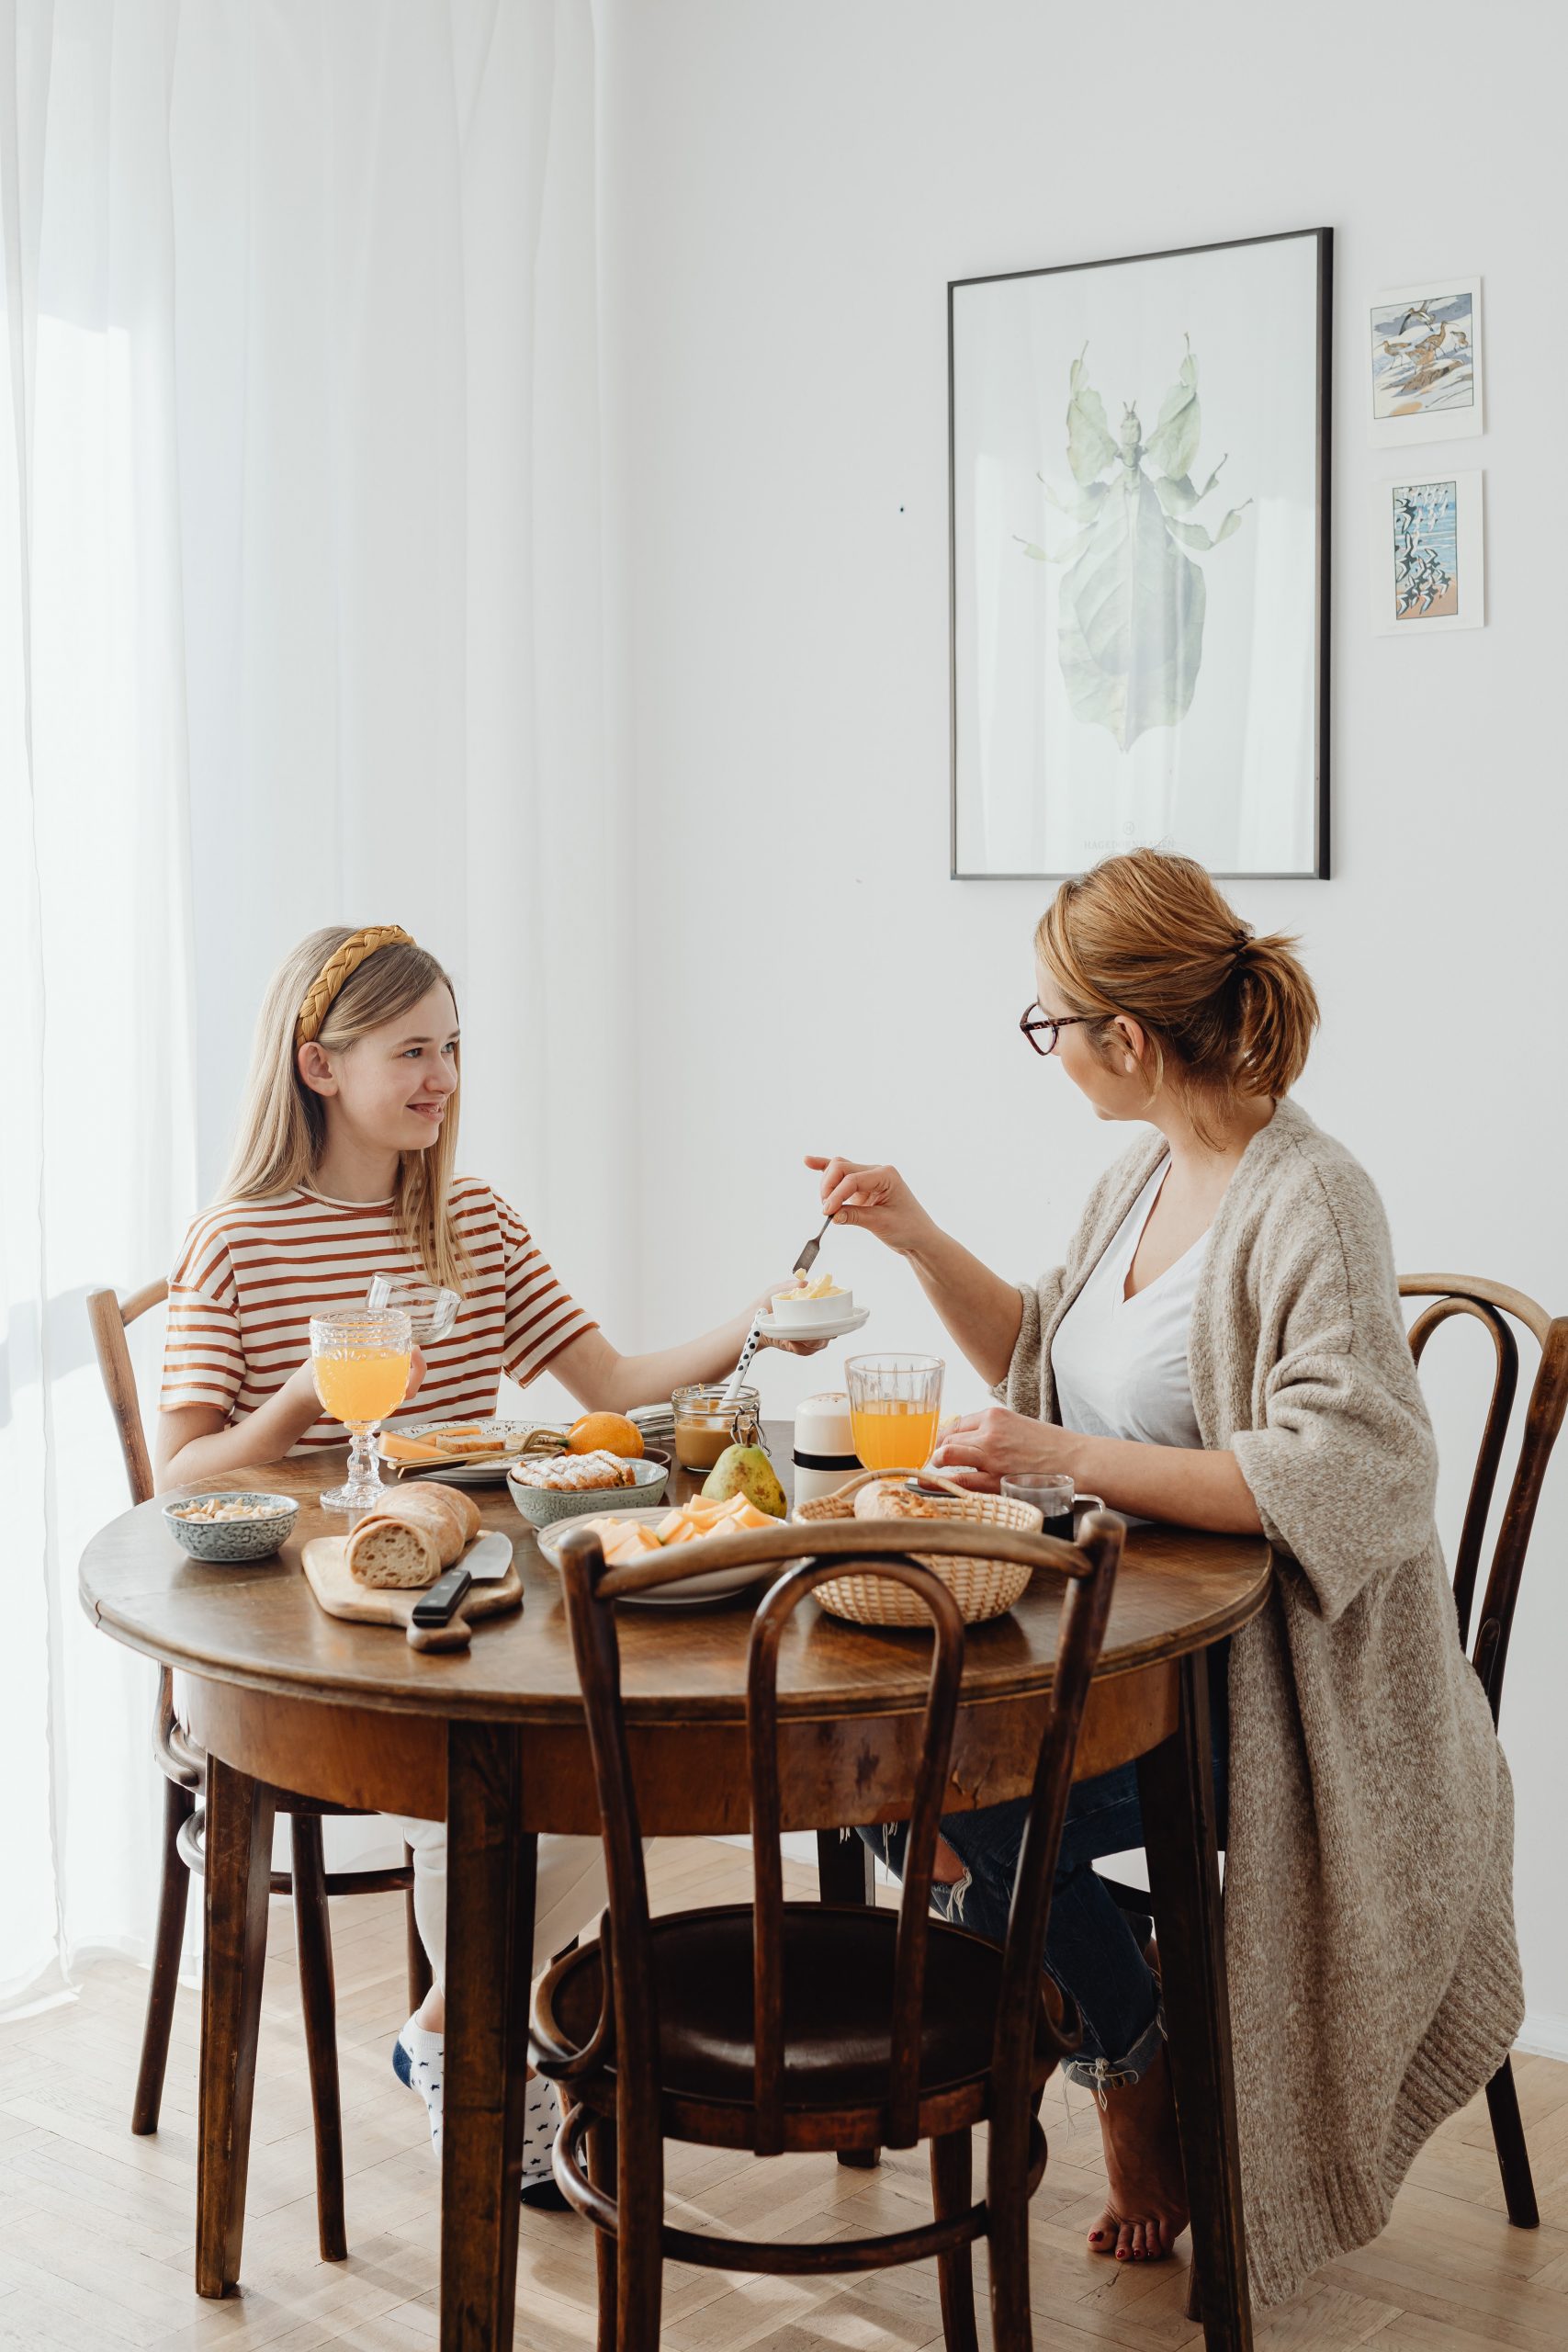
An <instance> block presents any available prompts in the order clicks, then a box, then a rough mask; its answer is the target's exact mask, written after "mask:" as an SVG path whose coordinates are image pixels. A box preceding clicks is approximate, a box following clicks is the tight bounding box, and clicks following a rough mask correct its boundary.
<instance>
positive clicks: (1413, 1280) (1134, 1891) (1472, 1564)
mask: <svg viewBox="0 0 1568 2352" xmlns="http://www.w3.org/2000/svg"><path fill="white" fill-rule="evenodd" d="M1399 1290H1400V1295H1401V1297H1402V1298H1427V1299H1430V1300H1431V1301H1432V1302H1433V1303H1432V1305H1431V1306H1427V1307H1424V1308H1423V1309H1422V1310H1421V1312H1420V1313H1419V1314H1418V1315H1417V1316H1416V1319H1415V1321H1414V1323H1413V1324H1412V1325H1411V1327H1410V1345H1411V1349H1412V1351H1413V1352H1414V1354H1415V1357H1416V1363H1420V1361H1421V1356H1422V1351H1423V1350H1424V1349H1425V1348H1426V1345H1427V1340H1429V1339H1430V1338H1431V1336H1432V1334H1433V1332H1434V1331H1435V1330H1436V1329H1438V1325H1439V1324H1440V1323H1446V1322H1448V1321H1449V1320H1450V1317H1454V1316H1461V1315H1462V1316H1471V1317H1474V1319H1475V1320H1476V1321H1477V1322H1479V1323H1481V1324H1482V1325H1483V1327H1484V1329H1486V1331H1487V1332H1488V1333H1489V1335H1490V1337H1491V1340H1492V1345H1493V1353H1494V1373H1493V1381H1492V1395H1491V1398H1490V1400H1489V1402H1488V1405H1487V1409H1486V1419H1485V1423H1484V1425H1483V1429H1482V1432H1481V1444H1480V1447H1479V1450H1478V1452H1477V1454H1476V1459H1475V1471H1474V1475H1473V1476H1472V1480H1471V1487H1470V1498H1469V1500H1468V1502H1467V1503H1466V1505H1465V1513H1464V1522H1463V1525H1462V1527H1461V1531H1460V1541H1459V1551H1458V1553H1457V1555H1456V1556H1455V1559H1454V1606H1455V1608H1456V1609H1457V1611H1458V1612H1459V1638H1460V1645H1461V1648H1463V1649H1465V1650H1466V1651H1467V1652H1468V1654H1469V1657H1470V1661H1471V1664H1472V1666H1473V1667H1474V1668H1475V1671H1476V1673H1477V1675H1478V1676H1479V1677H1480V1679H1481V1686H1482V1689H1483V1691H1485V1693H1486V1696H1487V1700H1488V1702H1489V1703H1490V1705H1491V1709H1492V1720H1493V1722H1494V1723H1495V1722H1496V1721H1497V1714H1498V1709H1499V1707H1500V1705H1501V1702H1502V1697H1503V1668H1504V1667H1505V1666H1506V1663H1507V1657H1508V1636H1509V1634H1511V1633H1512V1631H1513V1624H1514V1605H1515V1603H1516V1602H1517V1600H1518V1597H1519V1584H1520V1580H1521V1578H1522V1577H1523V1575H1524V1568H1525V1554H1526V1552H1527V1551H1528V1549H1529V1539H1530V1530H1531V1529H1532V1527H1533V1526H1534V1524H1535V1514H1536V1506H1537V1504H1538V1503H1539V1502H1540V1489H1541V1483H1542V1481H1543V1479H1544V1478H1545V1476H1546V1469H1547V1464H1548V1463H1549V1462H1550V1461H1551V1449H1552V1447H1553V1446H1554V1445H1555V1444H1556V1442H1557V1436H1558V1432H1559V1430H1561V1429H1562V1419H1563V1412H1564V1408H1568V1316H1562V1315H1558V1316H1551V1315H1549V1314H1548V1313H1547V1311H1546V1309H1545V1307H1544V1306H1537V1304H1536V1302H1535V1300H1534V1299H1533V1298H1527V1297H1526V1295H1525V1294H1524V1292H1523V1291H1518V1290H1511V1289H1510V1288H1509V1287H1508V1285H1507V1284H1506V1283H1494V1282H1487V1281H1485V1280H1483V1277H1482V1276H1480V1275H1478V1274H1402V1275H1401V1276H1400V1278H1399ZM1516 1323H1519V1324H1522V1325H1523V1326H1524V1328H1525V1329H1526V1330H1527V1331H1529V1333H1530V1334H1531V1336H1532V1337H1533V1338H1534V1339H1535V1340H1537V1341H1538V1342H1539V1344H1540V1363H1539V1364H1538V1366H1537V1368H1536V1375H1535V1380H1534V1383H1533V1385H1532V1386H1531V1388H1530V1393H1529V1402H1528V1403H1527V1405H1526V1407H1525V1415H1524V1423H1523V1427H1522V1429H1521V1430H1520V1435H1519V1452H1518V1459H1517V1462H1516V1464H1515V1465H1514V1476H1513V1483H1512V1484H1511V1486H1510V1487H1509V1488H1508V1499H1507V1501H1506V1505H1505V1506H1504V1510H1503V1518H1502V1523H1501V1525H1500V1526H1499V1528H1498V1531H1497V1541H1496V1544H1495V1546H1494V1548H1493V1553H1492V1563H1491V1567H1490V1569H1489V1571H1488V1574H1487V1578H1486V1590H1485V1594H1484V1596H1483V1600H1482V1603H1481V1621H1480V1623H1479V1625H1478V1626H1477V1627H1476V1632H1475V1639H1474V1643H1473V1645H1472V1642H1471V1630H1470V1629H1471V1620H1472V1616H1473V1613H1474V1607H1475V1585H1476V1577H1477V1575H1478V1574H1479V1571H1480V1566H1481V1550H1482V1545H1483V1543H1484V1541H1485V1536H1486V1525H1487V1521H1488V1520H1489V1519H1490V1517H1491V1513H1492V1503H1493V1498H1494V1496H1495V1492H1496V1486H1497V1472H1498V1468H1499V1466H1500V1464H1501V1462H1502V1458H1503V1448H1504V1445H1505V1443H1506V1439H1507V1434H1508V1427H1509V1423H1510V1421H1511V1420H1512V1419H1513V1412H1514V1403H1515V1399H1516V1397H1517V1394H1518V1385H1519V1348H1518V1341H1517V1338H1516V1337H1515V1334H1514V1329H1513V1326H1514V1324H1516ZM1100 1875H1101V1877H1102V1878H1105V1873H1104V1872H1103V1871H1102V1872H1101V1873H1100ZM1105 1884H1106V1887H1107V1890H1108V1892H1109V1893H1110V1894H1111V1895H1113V1896H1114V1897H1115V1899H1116V1901H1117V1902H1118V1903H1119V1904H1120V1905H1121V1906H1122V1909H1123V1910H1124V1911H1126V1912H1128V1913H1129V1914H1131V1915H1134V1916H1141V1917H1147V1916H1148V1913H1149V1909H1150V1904H1149V1898H1148V1896H1147V1895H1146V1894H1144V1893H1143V1892H1141V1890H1139V1889H1138V1888H1136V1887H1130V1886H1123V1885H1122V1884H1120V1883H1118V1882H1117V1881H1116V1880H1114V1879H1111V1878H1105ZM1486 2106H1487V2111H1488V2113H1489V2114H1490V2116H1491V2119H1492V2138H1493V2142H1494V2143H1495V2147H1496V2150H1497V2165H1498V2169H1499V2170H1500V2172H1501V2173H1502V2176H1503V2195H1504V2199H1505V2200H1506V2204H1507V2208H1508V2219H1509V2221H1510V2222H1513V2224H1514V2226H1515V2228H1516V2229H1520V2230H1533V2229H1538V2228H1539V2227H1540V2211H1539V2210H1538V2208H1537V2205H1536V2199H1535V2183H1534V2181H1533V2180H1532V2179H1531V2177H1530V2163H1529V2151H1528V2150H1527V2148H1526V2146H1525V2131H1524V2124H1523V2122H1522V2121H1521V2120H1520V2116H1519V2100H1518V2093H1517V2090H1516V2089H1515V2086H1514V2069H1513V2064H1512V2062H1511V2061H1510V2060H1509V2059H1506V2058H1505V2059H1504V2061H1503V2064H1501V2066H1499V2068H1498V2069H1497V2072H1496V2073H1495V2075H1493V2077H1492V2080H1491V2081H1490V2082H1489V2083H1488V2084H1487V2086H1486Z"/></svg>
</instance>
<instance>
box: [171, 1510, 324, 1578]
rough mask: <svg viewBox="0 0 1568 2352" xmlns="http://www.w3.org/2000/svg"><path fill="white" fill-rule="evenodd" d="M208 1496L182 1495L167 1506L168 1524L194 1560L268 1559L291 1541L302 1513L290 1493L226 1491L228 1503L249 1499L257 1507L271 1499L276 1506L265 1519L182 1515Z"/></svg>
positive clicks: (227, 1564) (223, 1562) (221, 1562)
mask: <svg viewBox="0 0 1568 2352" xmlns="http://www.w3.org/2000/svg"><path fill="white" fill-rule="evenodd" d="M205 1499H206V1498H205V1497H203V1496H201V1495H182V1496H181V1497H180V1498H179V1500H178V1501H177V1502H172V1503H165V1504H164V1526H165V1527H166V1528H167V1529H168V1531H169V1532H170V1534H171V1535H172V1536H173V1537H174V1539H175V1543H176V1544H179V1545H180V1547H181V1549H182V1550H183V1551H186V1552H188V1553H189V1554H190V1555H191V1557H192V1559H193V1560H213V1561H216V1562H218V1563H219V1565H220V1566H224V1567H232V1566H234V1565H235V1563H236V1562H237V1561H241V1560H265V1559H266V1558H268V1557H269V1555H271V1554H272V1553H274V1552H276V1551H277V1550H279V1549H280V1548H281V1546H282V1545H283V1544H287V1542H288V1537H289V1535H290V1533H291V1532H292V1530H293V1526H294V1522H295V1521H296V1520H297V1519H298V1518H299V1504H298V1503H297V1502H291V1501H290V1500H289V1498H288V1496H287V1495H266V1494H256V1493H244V1494H231V1495H230V1494H226V1495H225V1496H224V1497H223V1500H224V1501H225V1502H226V1503H249V1504H251V1505H252V1507H253V1508H254V1507H256V1506H258V1505H260V1504H262V1503H269V1504H270V1505H271V1506H272V1508H271V1509H270V1510H268V1512H267V1514H266V1517H265V1519H182V1518H181V1517H180V1516H179V1514H180V1512H181V1511H182V1510H188V1509H189V1508H190V1505H191V1504H192V1503H193V1502H201V1501H204V1500H205Z"/></svg>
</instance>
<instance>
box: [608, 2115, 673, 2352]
mask: <svg viewBox="0 0 1568 2352" xmlns="http://www.w3.org/2000/svg"><path fill="white" fill-rule="evenodd" d="M622 2094H623V2096H622V2099H621V2112H620V2113H619V2115H618V2116H617V2117H616V2125H617V2129H616V2133H615V2211H616V2217H617V2219H618V2221H619V2222H620V2231H619V2234H618V2236H617V2238H616V2241H615V2352H659V2322H660V2303H661V2301H662V2299H663V2293H664V2246H663V2233H664V2141H663V2137H662V2134H661V2133H660V2128H659V2118H658V2116H657V2115H652V2116H647V2115H642V2114H639V2113H637V2110H636V2109H635V2108H634V2109H633V2110H632V2112H631V2113H630V2114H629V2115H628V2114H627V2111H626V2098H625V2084H624V2083H623V2085H622Z"/></svg>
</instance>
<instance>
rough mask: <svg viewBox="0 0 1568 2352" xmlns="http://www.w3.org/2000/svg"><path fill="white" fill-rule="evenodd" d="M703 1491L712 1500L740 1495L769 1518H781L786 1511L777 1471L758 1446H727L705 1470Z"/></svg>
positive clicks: (782, 1489)
mask: <svg viewBox="0 0 1568 2352" xmlns="http://www.w3.org/2000/svg"><path fill="white" fill-rule="evenodd" d="M703 1493H704V1495H705V1497H706V1498H707V1499H708V1500H709V1501H710V1502H716V1503H727V1502H728V1500H729V1498H730V1497H731V1495H744V1496H745V1498H746V1499H747V1501H748V1502H749V1503H751V1504H754V1505H755V1507H756V1509H757V1510H765V1511H766V1512H767V1513H768V1515H769V1517H770V1518H772V1519H784V1518H785V1517H787V1515H788V1511H789V1505H788V1504H787V1503H786V1502H785V1500H784V1488H783V1487H781V1486H780V1484H779V1480H778V1473H777V1471H776V1470H775V1469H774V1468H773V1464H772V1463H771V1462H770V1461H769V1459H768V1457H767V1455H766V1453H764V1452H763V1451H762V1448H761V1446H760V1445H727V1446H726V1447H725V1450H724V1452H723V1453H721V1454H720V1455H719V1457H718V1460H717V1461H716V1463H715V1464H714V1465H713V1468H712V1469H711V1470H710V1471H709V1472H708V1475H707V1481H706V1484H705V1486H704V1487H703Z"/></svg>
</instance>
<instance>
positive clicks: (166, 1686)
mask: <svg viewBox="0 0 1568 2352" xmlns="http://www.w3.org/2000/svg"><path fill="white" fill-rule="evenodd" d="M168 1288H169V1286H168V1284H167V1283H164V1282H155V1283H147V1284H146V1285H145V1287H144V1288H143V1289H141V1290H139V1291H133V1292H132V1293H131V1295H130V1297H129V1298H125V1299H122V1298H120V1297H119V1296H118V1294H117V1293H116V1292H114V1291H112V1290H95V1291H89V1292H88V1294H87V1316H88V1319H89V1321H90V1323H91V1325H92V1329H93V1345H94V1348H95V1349H96V1353H97V1359H98V1370H99V1373H100V1374H102V1377H103V1384H104V1391H105V1394H106V1395H107V1398H108V1402H109V1409H110V1411H111V1412H112V1413H113V1415H114V1419H115V1428H116V1430H117V1432H118V1437H119V1450H120V1454H121V1456H122V1458H123V1460H124V1463H125V1475H126V1480H127V1483H128V1484H129V1486H130V1499H131V1501H132V1502H133V1503H144V1502H147V1501H149V1500H150V1499H151V1498H152V1461H151V1458H150V1456H149V1454H148V1451H147V1432H146V1430H145V1428H144V1427H143V1425H142V1419H141V1402H140V1400H139V1398H138V1397H137V1393H136V1374H135V1370H134V1368H133V1366H132V1364H131V1361H130V1348H129V1347H128V1345H127V1343H126V1337H125V1335H126V1332H127V1331H128V1330H129V1329H130V1326H131V1324H132V1323H134V1322H135V1321H136V1320H137V1318H138V1317H140V1316H142V1315H145V1314H147V1313H149V1312H150V1310H151V1309H152V1308H153V1307H156V1306H162V1305H163V1303H164V1299H165V1298H166V1297H167V1295H168ZM152 1758H153V1761H154V1763H155V1764H156V1765H157V1767H158V1769H159V1770H160V1771H161V1772H162V1773H163V1775H164V1857H163V1867H162V1875H161V1879H160V1883H159V1890H158V1925H157V1929H156V1932H155V1935H154V1938H153V1945H152V1981H151V1983H150V1984H149V1985H148V1988H147V2018H146V2023H145V2024H144V2026H143V2028H142V2032H141V2066H140V2068H139V2070H138V2073H137V2077H136V2101H135V2105H134V2106H133V2108H132V2109H131V2116H130V2128H131V2130H132V2131H134V2132H137V2133H146V2132H151V2131H156V2130H157V2129H158V2113H159V2109H160V2108H161V2106H162V2104H163V2097H164V2070H165V2068H166V2066H167V2064H168V2056H169V2034H170V2030H171V2028H172V2026H173V2024H174V2017H175V1992H176V1990H177V1988H178V1983H179V1966H180V1949H181V1946H182V1944H183V1943H184V1940H185V1923H186V1895H187V1894H188V1892H189V1888H190V1880H191V1875H192V1873H193V1872H194V1873H195V1874H196V1875H197V1877H199V1876H200V1875H201V1871H202V1830H203V1815H204V1812H205V1804H204V1794H203V1792H204V1791H205V1788H206V1784H207V1757H206V1754H205V1752H204V1751H203V1750H202V1749H201V1748H200V1747H197V1745H196V1744H195V1742H194V1741H193V1740H192V1739H191V1738H190V1736H189V1735H188V1734H187V1733H186V1731H185V1729H184V1728H183V1726H182V1725H181V1723H180V1720H179V1717H178V1715H177V1713H175V1679H174V1676H173V1674H172V1673H171V1672H170V1670H169V1668H167V1667H164V1668H161V1669H160V1671H159V1675H158V1697H157V1704H156V1707H155V1709H154V1712H153V1717H152ZM273 1796H274V1802H275V1804H276V1809H277V1811H278V1812H279V1813H280V1814H287V1815H288V1816H289V1835H290V1843H291V1860H292V1861H293V1865H294V1867H293V1869H292V1870H291V1871H273V1873H272V1892H273V1894H291V1895H292V1896H293V1898H294V1925H295V1944H296V1951H297V1955H298V1959H299V1998H300V2007H301V2008H302V2010H303V2012H304V2018H305V2054H306V2059H307V2062H308V2064H309V2066H310V2106H311V2113H312V2120H313V2123H314V2128H315V2141H316V2222H317V2230H318V2234H319V2237H320V2242H321V2259H322V2261H323V2262H342V2261H344V2260H345V2259H346V2257H347V2255H348V2237H347V2231H346V2226H345V2222H344V2192H343V2114H342V2105H341V2102H340V2099H339V2097H338V2078H337V2009H336V1999H335V1996H334V1993H333V1948H332V1934H331V1929H330V1927H329V1924H328V1913H327V1902H328V1897H329V1896H331V1895H334V1894H389V1893H401V1894H403V1895H404V1896H405V1899H406V1901H407V1904H408V1973H409V2000H410V2006H411V2007H413V2008H417V2007H419V2004H420V2003H421V2001H423V1998H424V1996H425V1994H426V1993H427V1992H428V1990H429V1988H430V1968H429V1963H428V1962H427V1961H426V1959H425V1956H424V1947H423V1944H422V1943H421V1941H420V1939H419V1932H418V1929H417V1928H416V1927H415V1925H414V1917H413V1892H412V1889H413V1871H412V1865H411V1860H410V1856H409V1852H408V1849H407V1848H406V1847H405V1848H404V1849H403V1860H402V1865H401V1867H400V1868H396V1869H392V1870H355V1871H328V1870H327V1867H326V1861H325V1856H324V1853H323V1849H322V1843H321V1821H322V1817H323V1815H328V1814H335V1815H346V1814H347V1813H349V1812H350V1810H351V1808H350V1807H348V1806H346V1805H337V1804H327V1803H326V1802H324V1801H323V1800H321V1799H318V1798H316V1797H302V1796H295V1795H292V1794H291V1793H290V1792H288V1791H287V1790H284V1789H277V1790H275V1791H274V1792H273Z"/></svg>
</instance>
